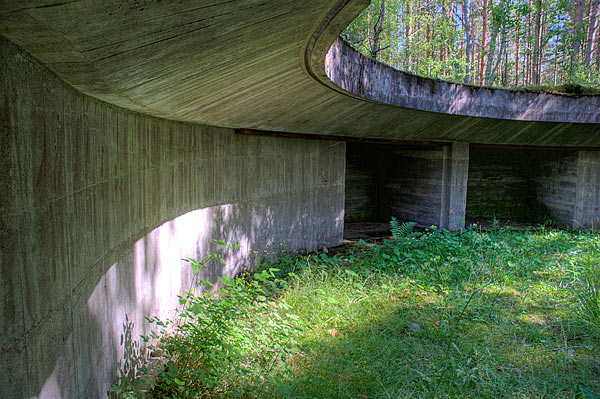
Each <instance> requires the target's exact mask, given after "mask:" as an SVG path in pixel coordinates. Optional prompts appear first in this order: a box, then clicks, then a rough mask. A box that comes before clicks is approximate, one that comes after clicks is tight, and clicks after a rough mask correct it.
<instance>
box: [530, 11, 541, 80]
mask: <svg viewBox="0 0 600 399" xmlns="http://www.w3.org/2000/svg"><path fill="white" fill-rule="evenodd" d="M534 40H535V42H534V47H533V60H532V61H533V62H532V67H531V69H532V71H531V75H532V76H531V81H532V83H533V84H534V85H539V84H540V60H541V55H540V53H541V51H540V50H541V49H540V45H541V42H542V0H535V38H534Z"/></svg>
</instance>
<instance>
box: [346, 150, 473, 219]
mask: <svg viewBox="0 0 600 399" xmlns="http://www.w3.org/2000/svg"><path fill="white" fill-rule="evenodd" d="M468 163H469V146H468V144H452V145H445V146H442V145H428V146H414V145H394V144H365V143H348V144H347V162H346V221H348V222H353V221H384V222H387V221H389V220H390V218H391V217H392V216H394V217H396V218H398V219H400V220H404V221H414V222H416V223H417V224H418V225H419V226H423V227H429V226H431V225H436V226H440V227H442V228H450V229H453V230H456V229H458V228H460V225H461V223H462V222H460V221H461V220H463V221H464V204H465V196H466V179H467V173H468V170H467V169H468ZM461 207H462V208H461Z"/></svg>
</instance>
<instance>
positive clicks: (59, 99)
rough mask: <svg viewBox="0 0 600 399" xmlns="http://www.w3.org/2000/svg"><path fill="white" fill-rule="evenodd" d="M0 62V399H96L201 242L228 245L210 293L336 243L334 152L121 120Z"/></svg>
mask: <svg viewBox="0 0 600 399" xmlns="http://www.w3.org/2000/svg"><path fill="white" fill-rule="evenodd" d="M0 63H1V64H0V66H1V68H0V92H1V93H2V97H1V99H2V102H1V103H0V121H1V125H0V126H1V130H0V132H1V136H0V137H1V144H2V148H4V151H5V152H4V155H3V156H2V157H0V159H1V160H2V161H1V162H2V171H3V173H2V174H0V187H1V189H2V194H1V195H0V215H1V219H0V221H1V228H0V234H1V236H0V245H1V251H0V266H1V267H0V350H1V351H2V356H1V357H0V369H1V370H2V372H1V373H0V397H2V398H11V399H12V398H30V397H40V398H53V399H55V398H86V399H87V398H102V397H104V396H105V393H106V390H107V388H108V386H109V384H110V383H111V381H112V380H113V377H114V373H115V366H116V362H117V360H118V359H120V358H121V356H122V354H123V352H122V348H121V347H120V345H119V340H120V335H121V334H122V333H123V323H124V320H125V315H128V317H129V320H131V321H132V322H133V323H134V324H135V329H134V331H133V335H134V337H135V336H137V335H138V334H140V333H142V332H144V331H145V330H146V328H147V326H146V324H145V322H144V320H143V317H144V316H145V315H151V314H158V315H159V316H166V315H168V314H169V312H170V311H171V310H172V309H173V308H174V307H175V306H176V304H177V302H176V295H177V294H178V293H180V292H182V291H183V290H185V289H187V288H188V287H189V286H190V278H191V275H190V270H189V268H188V267H186V266H185V264H184V263H183V262H182V261H181V259H182V258H184V257H200V256H202V255H203V254H206V253H207V252H210V251H214V250H216V248H215V247H214V246H212V245H211V242H210V240H211V239H222V240H224V241H227V242H230V243H239V244H240V245H241V250H240V251H239V252H235V253H230V254H227V258H228V259H229V262H228V263H227V266H225V267H221V266H218V265H214V266H213V267H212V268H211V269H210V270H208V271H207V274H206V275H205V277H206V278H209V279H212V280H214V279H216V277H217V276H220V275H232V274H235V273H236V272H237V271H238V270H239V268H240V267H241V266H242V265H248V264H252V259H251V258H250V255H249V251H250V249H251V248H253V249H260V250H263V249H269V248H271V247H272V246H276V247H277V248H278V249H279V248H280V246H279V243H285V244H286V245H287V246H288V247H289V248H290V249H314V248H317V247H318V246H320V245H323V244H326V245H329V244H334V243H337V242H339V241H340V240H341V238H342V228H343V193H344V164H345V160H344V156H345V144H344V143H343V142H341V143H335V142H332V141H319V140H306V139H290V138H275V137H260V136H248V135H237V134H235V133H234V131H233V130H231V129H225V128H213V127H206V126H200V125H193V124H188V123H181V122H172V121H168V120H163V119H158V118H154V117H148V116H144V115H141V114H138V113H134V112H131V111H126V110H123V109H121V108H117V107H114V106H111V105H107V104H106V103H103V102H100V101H98V100H95V99H91V98H89V97H87V96H84V95H82V94H80V93H77V92H76V91H74V90H73V89H72V88H70V87H67V86H66V85H65V84H64V83H63V82H62V81H60V80H59V79H58V78H56V77H55V76H54V75H53V74H52V73H51V72H49V71H47V70H46V68H44V67H43V66H41V65H39V64H38V63H37V62H36V61H34V60H32V59H31V57H30V56H29V55H27V54H25V53H24V52H23V51H22V50H20V49H18V48H17V47H16V46H14V45H12V44H10V43H8V42H7V41H6V40H4V39H2V40H0ZM333 144H335V145H333Z"/></svg>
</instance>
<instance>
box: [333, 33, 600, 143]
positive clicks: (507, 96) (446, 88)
mask: <svg viewBox="0 0 600 399" xmlns="http://www.w3.org/2000/svg"><path fill="white" fill-rule="evenodd" d="M325 73H326V75H327V76H328V77H329V79H331V81H332V82H334V83H335V84H336V85H337V86H338V87H340V88H341V89H343V90H346V91H348V92H350V93H352V94H354V95H356V96H359V97H362V98H366V99H369V100H373V101H378V102H381V103H385V104H390V105H396V106H399V107H405V108H415V109H419V110H423V111H430V112H437V113H445V114H452V115H463V116H472V117H485V118H495V119H513V120H521V121H545V122H573V123H596V124H597V123H600V96H581V97H572V96H562V95H555V94H549V93H536V92H530V91H526V90H507V89H495V88H487V87H478V86H470V85H465V84H460V83H451V82H446V81H443V80H439V79H430V78H424V77H421V76H417V75H412V74H409V73H406V72H402V71H399V70H396V69H394V68H391V67H389V66H387V65H385V64H382V63H380V62H377V61H374V60H373V59H372V58H369V57H366V56H364V55H362V54H360V53H359V52H357V51H355V50H354V49H353V48H352V47H350V46H349V45H348V44H347V43H346V42H344V41H343V40H342V39H338V40H336V41H335V42H334V43H333V44H332V45H331V48H330V49H329V51H328V53H327V56H326V58H325ZM495 123H497V122H495ZM513 126H514V125H513ZM486 133H487V132H486ZM506 133H508V132H506ZM510 133H511V134H514V131H513V132H510Z"/></svg>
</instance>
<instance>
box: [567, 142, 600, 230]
mask: <svg viewBox="0 0 600 399" xmlns="http://www.w3.org/2000/svg"><path fill="white" fill-rule="evenodd" d="M573 228H575V229H593V230H599V229H600V151H579V157H578V161H577V187H576V192H575V209H574V212H573Z"/></svg>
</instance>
